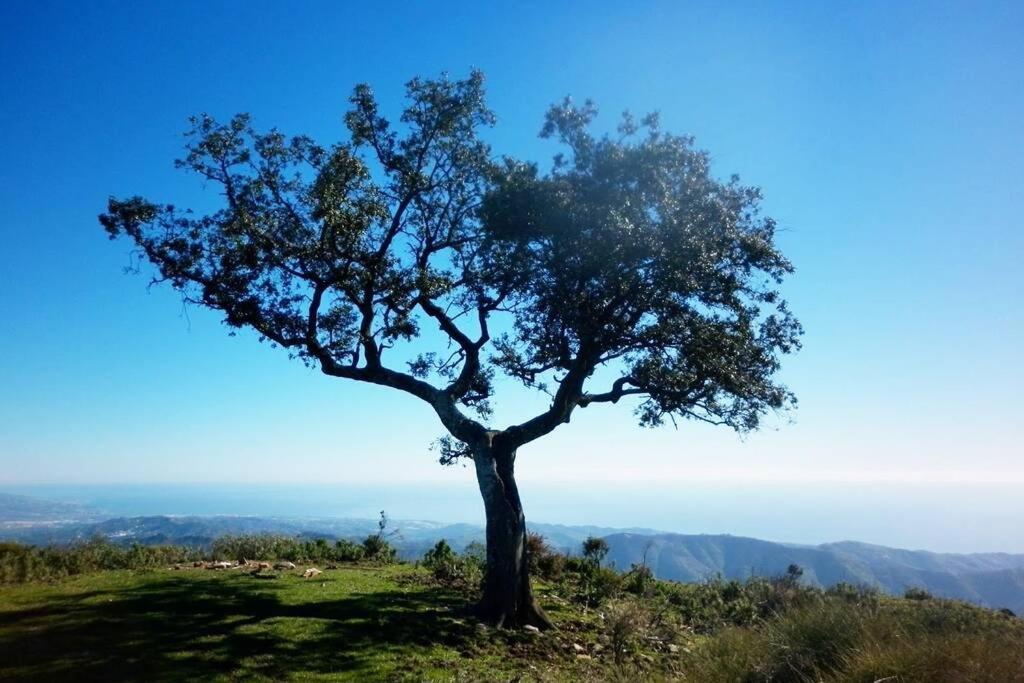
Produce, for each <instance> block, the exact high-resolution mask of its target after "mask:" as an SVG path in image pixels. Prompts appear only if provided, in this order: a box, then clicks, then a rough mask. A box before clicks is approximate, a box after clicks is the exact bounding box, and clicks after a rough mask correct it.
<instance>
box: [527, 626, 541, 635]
mask: <svg viewBox="0 0 1024 683" xmlns="http://www.w3.org/2000/svg"><path fill="white" fill-rule="evenodd" d="M523 630H524V631H526V632H527V633H535V634H538V635H539V634H540V629H539V628H537V627H536V626H531V625H530V624H527V625H526V626H524V627H523Z"/></svg>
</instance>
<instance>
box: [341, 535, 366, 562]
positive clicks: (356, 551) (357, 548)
mask: <svg viewBox="0 0 1024 683" xmlns="http://www.w3.org/2000/svg"><path fill="white" fill-rule="evenodd" d="M365 556H366V550H364V549H363V546H361V545H360V544H358V543H353V542H352V541H346V540H341V541H336V542H335V543H334V557H333V559H334V560H335V561H336V562H358V561H359V560H361V559H363V558H364V557H365Z"/></svg>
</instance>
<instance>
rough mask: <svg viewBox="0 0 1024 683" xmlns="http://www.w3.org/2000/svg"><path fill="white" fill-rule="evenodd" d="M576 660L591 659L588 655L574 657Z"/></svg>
mask: <svg viewBox="0 0 1024 683" xmlns="http://www.w3.org/2000/svg"><path fill="white" fill-rule="evenodd" d="M576 659H593V657H591V656H590V655H576Z"/></svg>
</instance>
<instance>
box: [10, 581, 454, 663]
mask: <svg viewBox="0 0 1024 683" xmlns="http://www.w3.org/2000/svg"><path fill="white" fill-rule="evenodd" d="M328 580H342V579H338V578H333V577H332V578H330V579H328ZM282 587H283V586H279V585H275V584H271V582H265V581H259V582H257V581H252V582H251V583H248V582H247V581H246V580H245V579H241V578H239V580H227V581H193V580H187V579H180V578H176V577H170V578H165V579H159V580H154V581H152V582H148V583H146V584H145V585H144V586H142V587H138V588H129V589H125V590H116V591H110V592H103V591H93V592H90V593H84V594H78V595H74V596H68V597H61V598H57V599H51V600H48V601H47V603H46V605H45V606H41V607H40V606H37V607H32V608H27V609H22V610H13V611H10V612H4V613H0V652H3V653H4V656H3V660H4V661H2V662H0V669H6V670H7V671H8V672H11V673H14V675H16V676H17V677H18V678H19V679H21V680H47V681H51V680H69V679H70V680H103V681H135V680H142V679H145V680H149V681H152V680H208V679H210V678H214V677H217V676H223V675H226V674H230V675H231V677H232V678H243V679H250V678H253V677H265V678H269V679H271V680H280V679H283V678H286V677H288V676H289V675H290V674H295V673H297V672H307V673H310V674H316V673H329V672H349V673H356V674H358V672H359V671H360V670H364V669H366V667H367V666H368V665H370V662H369V661H368V658H369V657H370V656H371V655H373V656H376V657H379V656H380V655H381V649H382V648H386V649H387V651H388V653H390V654H393V655H394V656H395V657H396V658H398V661H401V656H402V654H403V652H408V651H410V650H412V649H420V648H423V647H429V646H431V645H447V646H449V647H454V648H456V649H463V648H465V647H468V646H469V641H470V637H471V636H472V635H473V629H474V626H473V623H472V620H465V621H463V620H462V619H460V618H459V617H461V616H464V615H463V614H460V612H462V611H463V610H464V609H465V602H464V600H463V599H460V598H459V597H458V596H456V595H453V594H452V593H450V592H446V591H442V590H438V589H428V588H416V589H413V590H410V591H409V592H403V591H400V590H394V591H388V592H374V593H368V594H362V595H355V596H349V597H346V598H344V599H336V600H325V601H318V602H308V603H302V604H285V603H283V602H282V601H281V600H280V599H279V596H278V595H277V593H279V592H280V590H281V588H282ZM294 618H301V619H305V620H317V621H313V622H310V621H304V622H297V621H290V620H292V619H294ZM7 667H10V668H9V669H7ZM367 672H368V673H369V671H367Z"/></svg>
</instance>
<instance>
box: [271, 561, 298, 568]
mask: <svg viewBox="0 0 1024 683" xmlns="http://www.w3.org/2000/svg"><path fill="white" fill-rule="evenodd" d="M274 569H295V563H294V562H278V563H277V564H275V565H274Z"/></svg>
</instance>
